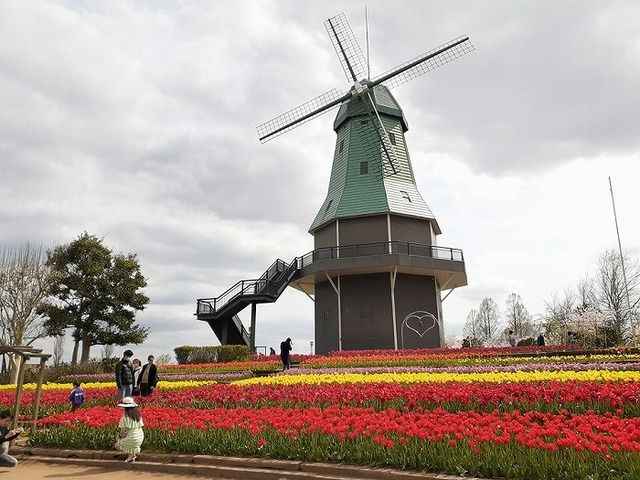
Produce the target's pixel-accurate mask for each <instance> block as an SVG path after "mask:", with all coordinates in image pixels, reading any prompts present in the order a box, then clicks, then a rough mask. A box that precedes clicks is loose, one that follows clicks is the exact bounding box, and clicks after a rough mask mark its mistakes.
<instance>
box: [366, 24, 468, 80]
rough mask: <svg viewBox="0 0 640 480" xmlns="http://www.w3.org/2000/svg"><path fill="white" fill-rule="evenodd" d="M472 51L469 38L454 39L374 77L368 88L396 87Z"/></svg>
mask: <svg viewBox="0 0 640 480" xmlns="http://www.w3.org/2000/svg"><path fill="white" fill-rule="evenodd" d="M473 50H475V47H474V46H473V44H472V43H471V40H469V37H465V36H463V37H458V38H454V39H453V40H451V41H450V42H447V43H445V44H444V45H440V46H439V47H437V48H434V49H433V50H430V51H428V52H426V53H423V54H422V55H420V56H418V57H416V58H414V59H413V60H409V61H408V62H406V63H403V64H402V65H398V66H397V67H396V68H393V69H391V70H389V71H388V72H385V73H383V74H382V75H380V76H378V77H376V78H375V79H374V80H373V81H372V82H371V84H370V85H369V88H371V87H373V86H375V85H379V84H381V83H382V84H384V85H385V86H386V87H387V88H393V87H397V86H398V85H402V84H403V83H406V82H408V81H409V80H413V79H414V78H416V77H419V76H420V75H423V74H425V73H427V72H429V71H431V70H434V69H436V68H438V67H441V66H442V65H444V64H446V63H449V62H451V61H452V60H455V59H456V58H458V57H461V56H462V55H465V54H467V53H469V52H472V51H473Z"/></svg>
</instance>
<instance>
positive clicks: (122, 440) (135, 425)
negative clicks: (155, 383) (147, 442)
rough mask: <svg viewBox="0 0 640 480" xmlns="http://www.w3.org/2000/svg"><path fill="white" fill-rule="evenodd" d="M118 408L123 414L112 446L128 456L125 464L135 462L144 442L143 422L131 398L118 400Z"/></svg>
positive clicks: (136, 405)
mask: <svg viewBox="0 0 640 480" xmlns="http://www.w3.org/2000/svg"><path fill="white" fill-rule="evenodd" d="M118 407H120V408H122V409H123V412H122V417H121V418H120V421H119V422H118V435H117V439H116V444H115V445H114V446H115V448H116V450H120V451H121V452H124V453H128V454H129V456H128V457H127V458H126V460H125V462H135V461H136V456H137V455H138V454H139V453H140V447H141V446H142V442H143V441H144V430H142V427H144V422H143V421H142V416H141V415H140V409H139V408H138V404H137V403H136V402H135V401H134V400H133V398H131V397H124V398H123V399H122V400H120V403H118Z"/></svg>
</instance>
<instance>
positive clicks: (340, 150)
mask: <svg viewBox="0 0 640 480" xmlns="http://www.w3.org/2000/svg"><path fill="white" fill-rule="evenodd" d="M342 150H344V138H343V139H342V140H340V148H338V153H342Z"/></svg>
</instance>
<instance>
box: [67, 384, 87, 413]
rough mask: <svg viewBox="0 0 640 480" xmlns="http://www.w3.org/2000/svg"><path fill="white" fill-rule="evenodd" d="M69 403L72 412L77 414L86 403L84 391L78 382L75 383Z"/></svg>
mask: <svg viewBox="0 0 640 480" xmlns="http://www.w3.org/2000/svg"><path fill="white" fill-rule="evenodd" d="M69 401H70V402H71V411H72V412H75V411H76V410H77V409H78V408H80V406H81V405H82V404H83V403H84V390H83V389H82V387H81V386H80V382H79V381H77V380H76V381H75V382H73V390H71V394H70V395H69Z"/></svg>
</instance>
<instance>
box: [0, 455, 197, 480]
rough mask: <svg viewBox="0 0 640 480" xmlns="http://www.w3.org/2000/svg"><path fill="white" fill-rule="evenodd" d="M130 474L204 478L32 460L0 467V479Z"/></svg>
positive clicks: (110, 479)
mask: <svg viewBox="0 0 640 480" xmlns="http://www.w3.org/2000/svg"><path fill="white" fill-rule="evenodd" d="M131 476H133V477H134V478H135V479H136V480H150V479H157V480H176V479H181V480H185V479H191V480H200V479H204V478H205V477H201V476H194V475H174V474H168V473H149V472H141V471H138V470H136V471H133V472H131V474H129V473H127V472H126V471H124V470H111V469H109V468H104V467H77V466H75V465H58V464H51V463H41V462H34V461H32V460H25V461H22V462H20V463H19V464H18V466H17V467H16V468H0V480H9V479H11V480H20V479H25V480H26V479H28V480H65V479H73V480H84V479H89V480H122V479H123V478H131Z"/></svg>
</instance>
